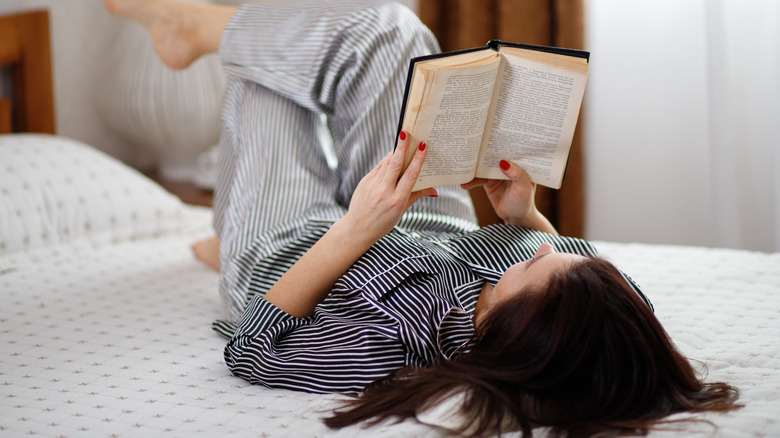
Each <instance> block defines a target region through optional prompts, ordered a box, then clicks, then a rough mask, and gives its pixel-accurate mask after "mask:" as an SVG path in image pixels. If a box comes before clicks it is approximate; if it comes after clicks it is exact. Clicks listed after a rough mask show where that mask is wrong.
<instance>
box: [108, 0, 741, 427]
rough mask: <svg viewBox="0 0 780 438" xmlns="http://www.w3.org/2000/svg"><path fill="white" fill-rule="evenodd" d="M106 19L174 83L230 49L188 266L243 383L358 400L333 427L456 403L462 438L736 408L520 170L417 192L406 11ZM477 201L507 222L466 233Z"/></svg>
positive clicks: (142, 9) (371, 5)
mask: <svg viewBox="0 0 780 438" xmlns="http://www.w3.org/2000/svg"><path fill="white" fill-rule="evenodd" d="M105 4H106V7H107V8H108V9H109V10H110V11H111V12H113V13H115V14H117V15H120V16H123V17H126V18H130V19H134V20H137V21H139V22H140V23H142V24H143V25H144V26H146V28H147V29H148V31H149V32H150V34H151V35H152V38H153V40H154V43H155V48H156V50H157V52H158V54H159V56H160V58H161V59H162V60H163V61H164V62H166V63H167V64H168V65H169V66H171V67H173V68H185V67H187V66H188V65H189V64H191V63H192V62H193V61H194V60H196V59H198V58H199V57H200V56H202V55H204V54H207V53H212V52H218V53H219V56H220V58H221V61H222V63H223V66H224V70H225V72H226V74H227V76H228V78H229V83H228V86H227V89H226V92H225V97H224V102H223V111H222V117H223V132H222V136H221V140H220V143H221V144H220V146H221V158H220V165H219V166H220V168H219V177H218V182H217V187H216V197H215V208H214V215H215V217H214V226H215V230H216V233H217V237H215V238H213V239H211V240H208V241H204V242H200V243H198V244H196V245H195V252H196V255H197V256H198V257H199V258H200V259H202V260H204V261H206V262H209V263H210V264H212V265H213V266H214V267H217V268H218V269H219V270H220V293H221V296H222V298H223V300H224V303H225V307H226V312H227V316H226V319H225V321H220V322H217V323H215V328H216V329H217V330H218V331H219V332H220V333H223V334H225V335H227V336H228V337H229V338H230V341H229V343H228V345H227V347H226V348H225V360H226V362H227V365H228V366H229V367H230V369H231V370H232V372H233V373H234V374H235V375H237V376H241V377H243V378H244V379H247V380H248V381H250V382H252V383H255V384H259V385H264V386H266V387H269V388H286V389H293V390H300V391H309V392H318V393H330V392H340V393H353V394H355V396H354V398H351V399H350V400H349V401H348V402H347V403H346V405H345V406H343V407H342V408H341V409H339V410H337V411H336V412H334V413H332V414H331V416H329V417H328V418H326V419H325V423H326V424H327V425H328V426H330V427H333V428H340V427H344V426H347V425H350V424H355V423H360V422H364V421H368V423H369V424H371V423H372V422H377V421H381V420H383V419H386V418H397V419H404V418H408V417H415V416H416V415H418V414H421V413H424V412H430V410H431V409H436V407H441V406H445V405H446V406H449V405H452V406H453V408H452V409H453V410H454V411H455V413H456V414H457V417H458V418H460V421H457V422H456V425H455V428H456V429H460V431H461V432H462V433H465V434H468V435H489V434H496V433H501V432H507V431H511V430H522V431H523V432H524V434H531V433H532V430H533V428H534V427H538V426H547V427H549V428H550V430H552V431H553V432H558V433H561V434H567V433H568V434H571V435H587V434H593V433H599V432H632V433H633V432H643V431H647V430H649V429H650V428H651V427H652V426H653V425H654V424H655V423H656V422H658V421H659V420H662V419H663V418H664V417H666V416H667V415H669V414H672V413H676V412H687V411H690V412H702V411H713V410H714V411H726V410H730V409H735V408H736V407H738V406H737V405H736V404H735V400H736V398H737V390H736V389H735V388H733V387H731V386H729V385H727V384H724V383H704V382H703V381H701V380H700V379H699V377H698V376H697V375H696V373H695V372H694V370H693V369H692V367H691V365H690V364H689V362H688V361H687V360H686V358H684V357H683V356H682V355H681V354H680V352H679V351H678V350H677V349H676V348H675V346H674V345H673V344H672V342H671V341H670V339H669V337H668V335H667V334H666V332H665V331H664V329H663V327H661V325H660V324H659V322H658V320H657V319H656V318H655V316H654V315H653V310H652V307H651V305H650V302H649V301H648V300H647V299H646V298H645V297H644V295H642V293H641V292H640V291H639V289H638V288H636V286H635V285H634V284H633V283H632V282H631V281H630V280H629V279H628V278H627V277H625V276H623V275H622V274H621V272H620V271H619V270H618V269H616V268H615V267H614V266H613V265H611V264H610V263H609V262H607V261H605V260H603V259H601V258H598V257H596V256H595V254H596V251H595V250H594V248H593V247H592V246H591V245H590V244H589V243H587V242H585V241H582V240H578V239H574V238H567V237H561V236H558V234H557V233H556V231H555V229H554V228H553V227H552V225H551V224H550V222H548V220H547V219H546V218H545V217H544V216H543V215H541V214H540V213H539V211H538V210H537V208H536V206H535V204H534V193H535V185H534V184H532V183H531V182H530V180H529V178H528V177H527V175H526V173H525V172H524V171H523V170H522V169H521V168H519V167H518V166H516V165H515V164H513V163H510V162H507V161H501V162H500V167H501V169H502V171H503V173H504V175H506V176H507V177H508V178H509V179H508V180H474V181H472V182H470V183H468V184H465V185H464V186H463V187H440V188H438V189H426V190H422V191H418V192H412V187H413V185H414V182H415V181H416V179H417V176H418V174H419V172H420V168H421V166H422V164H423V162H424V160H425V158H426V154H428V152H429V151H428V148H427V147H426V144H425V143H424V142H422V143H418V144H410V138H409V136H408V135H407V133H405V132H400V133H397V131H396V126H395V121H396V117H397V114H398V112H399V109H400V102H401V99H402V95H403V89H404V83H405V78H406V71H407V67H408V62H409V59H410V58H412V57H414V56H420V55H424V54H430V53H433V52H435V51H437V50H438V45H437V43H436V41H435V40H434V38H433V37H432V35H431V33H430V32H429V30H428V29H427V28H425V27H424V26H423V25H422V24H421V23H420V22H419V20H418V19H417V18H416V16H415V15H414V14H413V13H411V12H410V11H409V10H407V9H405V8H404V7H402V6H400V5H398V4H395V3H392V2H384V1H377V0H374V1H343V2H342V1H339V2H337V1H332V0H327V1H298V2H289V3H278V2H277V3H274V4H272V5H263V4H253V5H247V6H243V7H241V8H239V9H236V8H232V7H226V6H219V5H213V4H204V3H186V2H181V1H179V0H105ZM323 115H324V116H326V117H323ZM323 120H327V121H326V122H324V121H323ZM323 130H327V131H329V133H330V137H331V138H332V148H333V150H334V153H335V154H336V157H337V163H336V164H335V165H329V162H328V158H327V155H326V154H325V153H324V152H323V151H324V147H323V143H324V142H325V141H324V140H323V138H324V137H323V136H322V135H321V133H322V132H323ZM394 143H395V144H394ZM393 146H396V148H395V152H394V153H389V154H388V153H387V151H389V150H392V149H393ZM409 148H414V149H415V152H414V158H413V160H412V162H411V165H410V166H409V167H408V168H407V169H406V170H402V168H403V166H402V161H403V157H404V154H405V153H406V151H407V150H408V149H409ZM377 163H378V164H377ZM476 186H483V187H484V188H485V190H486V192H487V193H488V196H489V198H490V200H491V202H492V204H493V207H494V208H495V210H496V212H497V213H498V214H499V216H500V217H501V218H502V219H503V221H504V224H500V225H494V226H489V227H485V228H478V227H477V226H476V225H475V217H474V212H473V209H472V206H471V203H470V200H469V197H468V192H467V191H466V190H464V189H470V188H472V187H476ZM442 403H445V405H443V404H442ZM453 403H454V404H453Z"/></svg>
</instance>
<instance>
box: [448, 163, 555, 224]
mask: <svg viewBox="0 0 780 438" xmlns="http://www.w3.org/2000/svg"><path fill="white" fill-rule="evenodd" d="M500 167H501V172H503V173H504V175H506V176H507V178H509V179H508V180H503V179H481V178H476V179H474V180H472V181H470V182H468V183H466V184H461V187H462V188H464V189H466V190H470V189H472V188H474V187H477V186H482V187H484V189H485V193H486V194H487V196H488V199H489V200H490V203H491V204H492V205H493V209H494V210H495V211H496V214H498V217H500V218H501V219H503V221H504V222H505V223H507V224H512V225H520V226H524V227H529V228H533V229H536V230H539V231H544V232H547V233H551V234H557V231H555V228H554V227H553V226H552V224H550V222H549V221H548V220H547V218H546V217H544V215H542V214H541V213H540V212H539V210H537V208H536V201H535V197H536V184H534V183H532V182H531V178H530V177H529V176H528V174H527V173H526V172H525V170H523V169H522V168H521V167H520V166H518V165H516V164H514V163H511V162H509V161H506V160H501V163H500Z"/></svg>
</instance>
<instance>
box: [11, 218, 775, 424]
mask: <svg viewBox="0 0 780 438" xmlns="http://www.w3.org/2000/svg"><path fill="white" fill-rule="evenodd" d="M192 214H193V219H192V221H193V224H194V227H193V228H192V229H191V230H190V231H187V232H182V233H181V234H179V235H176V236H168V237H165V238H159V239H154V240H138V241H135V242H125V243H122V244H120V245H117V246H112V247H108V248H102V249H99V250H96V251H94V252H91V253H86V254H85V253H83V252H82V253H80V254H79V255H78V256H71V257H62V258H60V259H58V260H54V261H51V262H47V263H46V264H38V265H27V266H17V267H15V268H10V269H7V268H6V269H5V270H0V324H1V328H0V345H2V354H0V436H47V437H54V436H70V437H75V436H77V437H82V436H99V437H107V436H118V437H136V436H147V437H148V436H225V435H232V436H273V437H276V436H280V437H283V436H291V437H292V436H294V437H301V436H330V435H333V436H367V435H369V436H386V437H395V436H405V437H428V436H430V437H434V436H442V435H443V434H444V432H443V431H441V430H438V429H435V428H431V427H429V426H425V425H422V424H419V423H417V422H414V421H405V422H403V423H401V424H398V425H394V424H383V425H381V426H378V427H374V428H372V429H370V433H368V432H366V431H365V430H363V429H361V428H359V427H352V428H348V429H345V430H341V431H329V430H328V429H327V428H326V427H325V426H324V425H322V423H321V422H320V421H319V418H320V417H321V415H322V414H321V413H322V412H324V411H327V410H328V409H329V408H332V407H333V406H334V403H335V400H336V399H337V398H338V397H337V396H320V395H310V394H304V393H294V392H288V391H279V390H268V389H264V388H260V387H256V386H251V385H248V384H247V383H246V382H245V381H243V380H241V379H239V378H236V377H233V376H231V375H230V373H229V371H228V369H227V368H226V367H225V365H224V363H223V361H222V348H223V346H224V344H225V342H224V340H223V339H222V338H220V337H219V336H218V335H217V334H215V333H214V332H212V330H211V328H210V324H211V322H212V320H214V319H215V318H218V317H220V316H221V309H220V304H219V299H218V297H217V293H216V285H217V274H216V273H214V272H211V271H209V270H208V269H206V268H205V267H203V266H202V265H200V264H199V263H197V262H196V261H194V260H193V259H192V257H191V254H190V249H189V245H190V243H191V242H192V241H193V240H194V239H195V238H196V237H202V236H204V235H206V234H207V233H208V222H209V221H208V215H207V214H204V213H203V212H202V211H193V213H192ZM598 246H599V247H600V248H601V249H602V251H603V252H604V253H605V254H607V255H609V256H610V257H611V258H612V259H613V260H614V261H615V262H617V263H618V265H619V266H620V267H621V268H623V269H624V270H625V271H626V272H627V273H629V274H630V275H631V276H632V277H633V278H634V279H635V280H636V281H637V282H638V283H639V284H640V285H642V286H643V287H644V290H645V292H646V293H647V295H648V296H649V297H650V298H651V300H652V301H653V302H654V304H655V307H656V314H657V315H658V317H659V318H660V320H661V321H662V323H664V325H665V326H666V328H667V330H668V331H669V332H670V333H671V335H672V337H673V338H674V340H675V342H676V343H677V344H678V345H679V346H680V348H681V349H682V350H683V351H684V352H685V353H686V354H687V355H689V356H690V357H693V358H696V359H700V360H703V361H706V362H707V363H708V369H709V376H710V377H709V378H710V379H716V380H724V381H727V382H729V383H732V384H735V385H737V386H738V387H739V388H740V389H741V390H742V401H743V403H745V404H746V407H745V408H744V409H741V410H739V411H737V412H733V413H728V414H712V415H706V416H703V418H706V419H708V420H711V421H712V422H713V423H714V425H715V426H716V427H717V428H716V429H714V428H713V427H711V426H709V425H706V424H683V425H676V426H675V427H682V428H684V431H682V432H681V431H677V432H654V433H653V435H666V434H672V435H684V436H689V435H691V434H692V433H693V432H696V433H699V434H702V435H703V436H711V435H712V434H714V436H729V437H730V436H780V423H779V422H778V420H777V417H778V416H779V415H780V321H779V320H778V316H780V255H778V254H773V255H767V254H759V253H747V252H742V251H730V250H715V249H705V248H690V247H666V246H652V245H627V244H613V243H598ZM0 266H1V265H0Z"/></svg>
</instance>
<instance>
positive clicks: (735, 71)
mask: <svg viewBox="0 0 780 438" xmlns="http://www.w3.org/2000/svg"><path fill="white" fill-rule="evenodd" d="M706 14H707V15H706V23H707V30H708V32H707V41H708V49H709V50H708V52H709V55H710V63H709V77H710V81H709V84H710V86H709V94H710V96H711V106H710V115H709V121H710V125H709V128H710V138H711V142H712V144H711V150H710V151H711V155H710V156H711V157H712V174H713V179H712V191H711V193H710V196H711V197H712V201H711V205H712V218H713V220H714V224H713V236H712V237H713V239H712V244H713V245H716V246H726V247H734V248H746V249H754V250H763V251H780V171H779V170H778V169H780V3H778V2H777V1H774V0H763V1H759V0H750V1H745V0H710V1H709V2H707V4H706Z"/></svg>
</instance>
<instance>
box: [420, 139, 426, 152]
mask: <svg viewBox="0 0 780 438" xmlns="http://www.w3.org/2000/svg"><path fill="white" fill-rule="evenodd" d="M425 146H426V145H425V142H424V141H421V142H420V150H421V151H424V150H425Z"/></svg>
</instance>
